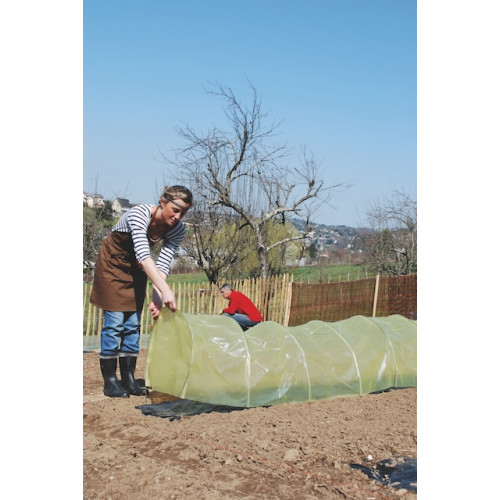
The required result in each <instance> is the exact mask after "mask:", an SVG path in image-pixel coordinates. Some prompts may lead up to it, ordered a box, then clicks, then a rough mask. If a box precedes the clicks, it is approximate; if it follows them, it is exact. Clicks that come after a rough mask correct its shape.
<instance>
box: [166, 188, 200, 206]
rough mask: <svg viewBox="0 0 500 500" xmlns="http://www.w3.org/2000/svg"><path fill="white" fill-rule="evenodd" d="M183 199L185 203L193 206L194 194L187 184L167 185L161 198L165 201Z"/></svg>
mask: <svg viewBox="0 0 500 500" xmlns="http://www.w3.org/2000/svg"><path fill="white" fill-rule="evenodd" d="M176 199H177V200H182V201H183V202H184V203H185V204H187V205H189V206H191V205H192V204H193V194H192V193H191V191H190V190H189V189H188V188H187V187H185V186H165V187H164V188H163V194H162V195H161V200H163V201H164V202H167V201H172V200H176Z"/></svg>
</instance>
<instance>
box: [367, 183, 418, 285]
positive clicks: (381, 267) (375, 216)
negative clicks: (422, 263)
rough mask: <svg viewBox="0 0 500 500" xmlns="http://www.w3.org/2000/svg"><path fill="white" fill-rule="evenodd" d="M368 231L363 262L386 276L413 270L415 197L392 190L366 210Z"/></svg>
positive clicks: (414, 264) (415, 233) (415, 224)
mask: <svg viewBox="0 0 500 500" xmlns="http://www.w3.org/2000/svg"><path fill="white" fill-rule="evenodd" d="M367 221H368V223H369V227H370V229H371V230H370V231H367V232H366V233H365V235H364V242H365V246H366V248H367V252H366V262H367V263H369V264H371V265H373V266H374V267H375V268H376V269H377V271H378V272H380V273H385V274H387V275H389V276H399V275H406V274H411V273H412V272H416V270H417V200H416V197H414V196H411V195H409V194H408V193H406V192H405V191H393V192H392V194H391V196H390V197H389V198H388V199H387V200H385V201H384V202H375V203H372V204H371V205H370V207H369V209H368V211H367Z"/></svg>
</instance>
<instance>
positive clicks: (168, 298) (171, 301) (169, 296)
mask: <svg viewBox="0 0 500 500" xmlns="http://www.w3.org/2000/svg"><path fill="white" fill-rule="evenodd" d="M162 301H163V303H164V304H165V305H166V306H167V307H168V308H169V309H170V310H171V311H173V312H175V311H177V305H176V303H175V295H174V292H172V290H171V289H170V287H169V286H168V285H167V286H166V289H165V291H164V292H163V294H162Z"/></svg>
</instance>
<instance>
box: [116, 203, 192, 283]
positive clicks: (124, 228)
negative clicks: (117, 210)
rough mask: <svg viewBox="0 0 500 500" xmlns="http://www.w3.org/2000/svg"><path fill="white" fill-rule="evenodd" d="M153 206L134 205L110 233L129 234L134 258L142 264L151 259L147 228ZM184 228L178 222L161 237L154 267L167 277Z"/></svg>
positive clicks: (184, 230)
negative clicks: (161, 241) (161, 244)
mask: <svg viewBox="0 0 500 500" xmlns="http://www.w3.org/2000/svg"><path fill="white" fill-rule="evenodd" d="M153 206H154V205H146V204H142V205H136V206H135V207H132V208H131V209H130V210H128V211H127V212H125V213H124V214H122V215H121V217H120V218H119V219H118V222H117V223H116V224H115V225H114V226H113V227H112V229H111V230H112V231H118V232H120V233H131V234H132V241H133V243H134V251H135V256H136V258H137V262H139V263H140V262H142V261H143V260H144V259H146V258H147V257H151V248H150V243H149V237H148V227H149V224H150V222H151V210H152V209H153ZM185 234H186V227H185V226H184V224H183V223H182V222H181V221H179V222H178V224H176V225H175V226H174V227H169V228H167V231H166V232H165V234H164V236H163V246H162V248H161V250H160V254H159V255H158V259H157V261H156V267H157V268H158V269H159V270H160V271H163V272H164V273H165V274H166V275H167V276H168V274H169V272H170V264H171V262H172V259H173V258H174V254H175V252H176V251H177V249H178V248H179V245H180V244H181V242H182V240H183V239H184V235H185Z"/></svg>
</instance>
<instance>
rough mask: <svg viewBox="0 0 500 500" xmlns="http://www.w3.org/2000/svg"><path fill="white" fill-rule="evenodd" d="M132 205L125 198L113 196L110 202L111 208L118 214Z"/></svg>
mask: <svg viewBox="0 0 500 500" xmlns="http://www.w3.org/2000/svg"><path fill="white" fill-rule="evenodd" d="M132 206H133V205H131V204H130V201H128V200H127V199H125V198H115V200H114V201H113V203H111V209H112V210H113V212H115V213H116V214H118V215H120V214H122V213H123V212H125V211H127V210H128V209H129V208H132Z"/></svg>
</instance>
